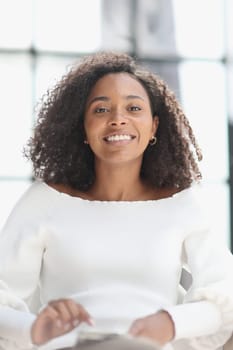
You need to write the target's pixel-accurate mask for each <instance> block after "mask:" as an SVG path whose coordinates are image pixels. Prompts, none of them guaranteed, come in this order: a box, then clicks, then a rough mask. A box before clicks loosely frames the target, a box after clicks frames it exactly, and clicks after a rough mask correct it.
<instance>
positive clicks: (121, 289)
mask: <svg viewBox="0 0 233 350" xmlns="http://www.w3.org/2000/svg"><path fill="white" fill-rule="evenodd" d="M184 264H187V265H188V266H189V268H190V270H191V272H192V276H193V284H192V286H191V288H190V289H189V290H188V292H187V294H186V295H185V298H184V301H183V303H182V304H178V298H179V281H180V275H181V269H182V266H184ZM232 276H233V258H232V255H231V253H230V252H229V251H228V249H227V248H226V247H224V246H222V245H221V244H220V243H219V242H217V243H215V242H214V240H213V238H212V237H211V234H210V232H209V230H208V227H207V225H206V224H205V221H204V220H203V218H202V216H201V214H200V210H199V208H198V206H197V204H196V201H195V199H194V196H193V190H192V188H190V189H186V190H183V191H182V192H180V193H178V194H176V195H174V196H173V197H170V198H166V199H161V200H148V201H133V202H127V201H89V200H84V199H81V198H77V197H71V196H69V195H67V194H64V193H59V192H58V191H56V190H54V189H52V188H51V187H49V186H48V185H46V184H45V183H42V182H39V181H37V182H35V183H33V184H32V186H31V187H30V188H29V190H28V191H27V192H26V193H25V194H24V196H23V197H22V198H21V200H20V201H19V202H18V203H17V205H16V206H15V208H14V210H13V211H12V213H11V215H10V217H9V219H8V220H7V222H6V225H5V227H4V228H3V231H2V233H1V235H0V305H1V306H0V349H4V350H8V349H9V350H10V349H12V350H13V349H32V348H33V349H34V348H35V347H33V346H32V345H31V344H30V327H31V324H32V322H33V321H34V319H35V315H34V313H33V312H35V313H36V312H37V311H38V309H39V308H40V307H41V306H43V305H45V304H46V303H47V302H48V301H50V300H52V299H57V298H60V297H62V298H64V297H72V298H74V299H75V300H77V301H78V302H79V303H81V304H82V305H83V306H84V307H85V308H86V309H87V310H88V311H89V313H90V314H91V315H92V317H93V318H94V319H95V321H96V327H97V328H98V329H101V330H104V331H110V332H120V333H125V332H127V329H128V327H129V326H130V324H131V322H132V321H133V320H134V319H136V318H138V317H143V316H146V315H148V314H151V313H154V312H156V311H157V310H159V309H161V308H162V309H165V310H167V311H168V312H169V313H170V315H171V317H172V318H173V321H174V324H175V332H176V336H175V340H174V341H173V346H174V348H175V349H177V350H181V349H195V350H196V349H197V350H215V349H217V348H218V347H220V346H221V345H222V344H223V343H225V341H226V339H227V338H228V337H229V336H230V333H231V332H232V330H233V282H232ZM38 287H39V291H38ZM37 296H39V297H38V299H37ZM82 327H84V328H85V327H88V326H84V325H83V326H81V328H82ZM78 329H80V328H78ZM78 329H77V330H75V331H73V332H72V334H73V338H72V339H71V337H70V338H69V337H68V336H64V337H60V340H59V341H58V342H57V343H56V341H55V343H56V345H53V341H52V342H50V343H51V344H50V345H49V346H50V347H49V346H47V348H48V349H54V348H58V347H59V345H57V344H59V342H60V344H63V343H64V344H65V343H67V344H66V345H71V344H72V342H74V339H75V337H76V334H77V333H78ZM62 339H63V340H62ZM62 341H63V343H62ZM55 343H54V344H55ZM64 344H63V345H64ZM182 344H185V345H182ZM60 346H61V345H60ZM187 346H189V347H187ZM45 348H46V347H45Z"/></svg>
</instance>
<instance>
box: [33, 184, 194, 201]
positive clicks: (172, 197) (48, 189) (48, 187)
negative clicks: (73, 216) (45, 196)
mask: <svg viewBox="0 0 233 350" xmlns="http://www.w3.org/2000/svg"><path fill="white" fill-rule="evenodd" d="M36 182H37V183H39V184H41V185H42V186H43V187H44V188H45V189H46V190H47V191H48V192H51V193H54V194H55V195H57V196H58V197H60V198H66V199H70V200H71V201H77V202H83V203H93V204H94V203H102V204H111V203H112V204H122V205H123V204H142V203H143V204H145V203H148V204H151V203H161V202H164V201H170V200H171V199H174V198H177V197H182V196H183V195H184V194H185V193H187V192H190V190H191V188H192V186H191V187H188V188H186V189H184V190H181V191H179V192H176V193H174V194H173V195H171V196H168V197H164V198H158V199H146V200H132V201H130V200H119V201H118V200H97V199H93V200H92V199H88V198H82V197H79V196H72V195H70V194H68V193H65V192H61V191H59V190H57V189H55V188H53V187H52V186H50V185H48V184H47V183H46V182H44V181H39V180H36Z"/></svg>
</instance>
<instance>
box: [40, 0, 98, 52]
mask: <svg viewBox="0 0 233 350" xmlns="http://www.w3.org/2000/svg"><path fill="white" fill-rule="evenodd" d="M35 14H36V25H35V28H36V31H35V37H34V39H35V46H36V48H37V49H39V50H48V51H63V52H64V51H66V52H92V51H95V50H97V49H98V48H100V46H101V0H85V1H83V0H59V1H57V0H37V1H36V8H35Z"/></svg>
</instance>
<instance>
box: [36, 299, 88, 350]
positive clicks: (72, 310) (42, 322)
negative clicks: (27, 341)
mask: <svg viewBox="0 0 233 350" xmlns="http://www.w3.org/2000/svg"><path fill="white" fill-rule="evenodd" d="M81 322H86V323H88V324H89V325H90V326H92V325H93V321H92V319H91V316H90V315H89V313H88V312H87V311H86V310H85V309H84V307H83V306H82V305H80V304H77V303H76V302H75V301H73V300H72V299H59V300H55V301H51V302H50V303H49V304H48V305H47V306H46V307H45V308H44V309H43V310H42V311H41V312H40V313H39V315H38V316H37V318H36V320H35V321H34V323H33V325H32V329H31V338H32V342H33V343H34V344H36V345H41V344H44V343H46V342H47V341H49V340H51V339H53V338H55V337H58V336H60V335H63V334H65V333H68V332H69V331H71V330H72V329H73V328H75V327H77V326H78V325H79V324H80V323H81Z"/></svg>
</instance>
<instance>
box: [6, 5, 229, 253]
mask: <svg viewBox="0 0 233 350" xmlns="http://www.w3.org/2000/svg"><path fill="white" fill-rule="evenodd" d="M232 36H233V1H232V0H85V1H83V0H59V1H57V0H0V228H1V227H2V225H3V224H4V222H5V220H6V218H7V216H8V215H9V213H10V211H11V209H12V207H13V205H14V204H15V202H16V201H17V200H18V198H19V197H20V196H21V194H22V193H23V192H24V191H25V190H26V189H27V188H28V186H29V185H30V183H31V181H32V169H31V165H30V164H29V163H28V162H27V161H26V160H25V159H24V158H23V154H22V149H23V147H24V145H25V144H26V142H27V140H28V138H29V136H30V134H31V131H32V127H33V123H34V121H35V117H36V116H35V111H34V109H35V108H34V107H35V105H36V103H38V102H39V100H40V98H41V97H42V95H43V94H44V93H46V91H47V89H48V88H50V87H52V86H53V85H54V84H55V83H56V81H57V80H59V79H60V77H61V76H62V75H63V74H65V73H66V72H67V70H68V69H69V67H70V65H72V64H74V63H75V62H78V61H79V59H80V57H81V56H83V55H86V54H89V53H92V52H95V51H97V50H105V49H110V50H115V51H122V52H127V53H129V54H132V55H136V56H137V57H138V59H139V60H140V61H141V62H142V63H143V64H144V65H145V66H146V67H149V68H150V69H151V70H152V71H154V72H156V73H157V74H159V75H160V76H161V77H162V78H163V79H164V80H165V81H166V82H167V83H168V85H169V86H170V88H171V89H173V90H174V92H175V93H176V96H177V98H178V99H179V101H180V102H181V104H182V106H183V108H184V110H185V112H186V114H187V116H188V118H189V120H190V122H191V125H192V127H193V129H194V132H195V134H196V137H197V140H198V142H199V145H200V146H201V149H202V151H203V154H204V160H203V161H202V162H201V165H200V168H201V171H202V174H203V179H204V181H203V185H202V187H201V189H200V190H199V192H200V197H199V198H200V199H201V200H200V202H201V204H203V207H204V208H205V209H204V210H205V211H206V214H207V215H208V217H209V219H210V222H211V225H212V226H213V229H214V230H215V231H216V233H217V234H218V235H219V237H220V239H223V240H224V241H226V242H227V244H228V245H229V247H231V249H232V248H233V247H232V242H233V238H232V237H233V225H232V216H231V213H232V207H233V195H232V193H233V192H232V191H233V173H232V164H233V163H232V159H233V158H232V157H233V99H232V98H231V94H232V93H233V40H232V38H231V37H232Z"/></svg>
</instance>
